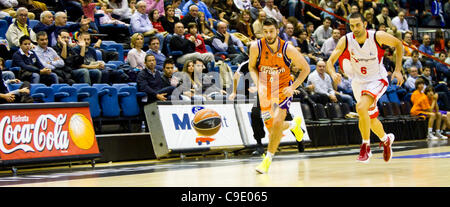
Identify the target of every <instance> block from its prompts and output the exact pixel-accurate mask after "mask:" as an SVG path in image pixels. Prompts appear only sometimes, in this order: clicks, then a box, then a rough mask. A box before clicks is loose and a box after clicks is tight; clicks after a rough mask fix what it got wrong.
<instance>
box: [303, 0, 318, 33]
mask: <svg viewBox="0 0 450 207" xmlns="http://www.w3.org/2000/svg"><path fill="white" fill-rule="evenodd" d="M308 2H309V3H312V4H314V5H318V4H319V1H318V0H308ZM303 12H304V14H305V15H304V19H303V20H302V21H303V22H312V23H313V24H314V27H317V26H318V25H320V21H321V20H322V19H321V18H320V12H321V11H320V10H318V9H316V8H314V7H312V6H311V5H309V4H305V8H304V9H303Z"/></svg>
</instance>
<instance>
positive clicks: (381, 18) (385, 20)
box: [375, 6, 393, 29]
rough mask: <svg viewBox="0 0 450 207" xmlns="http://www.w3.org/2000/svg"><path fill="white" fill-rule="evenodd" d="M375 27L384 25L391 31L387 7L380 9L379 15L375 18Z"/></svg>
mask: <svg viewBox="0 0 450 207" xmlns="http://www.w3.org/2000/svg"><path fill="white" fill-rule="evenodd" d="M375 22H376V25H378V26H379V25H380V24H384V25H386V27H388V28H389V29H391V28H392V26H393V25H392V20H391V17H389V9H388V7H386V6H385V7H383V8H382V9H381V13H380V14H379V15H377V18H376V21H375Z"/></svg>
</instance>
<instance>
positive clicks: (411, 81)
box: [405, 66, 419, 92]
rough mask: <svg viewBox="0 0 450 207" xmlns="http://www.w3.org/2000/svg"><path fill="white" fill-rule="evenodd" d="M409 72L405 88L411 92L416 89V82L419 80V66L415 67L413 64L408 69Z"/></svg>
mask: <svg viewBox="0 0 450 207" xmlns="http://www.w3.org/2000/svg"><path fill="white" fill-rule="evenodd" d="M408 74H409V76H408V78H407V79H406V82H405V88H406V89H407V90H408V91H409V92H412V91H414V90H415V89H416V85H415V83H416V81H417V78H419V69H417V67H415V66H411V67H410V68H409V69H408Z"/></svg>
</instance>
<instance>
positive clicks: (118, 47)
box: [101, 40, 124, 61]
mask: <svg viewBox="0 0 450 207" xmlns="http://www.w3.org/2000/svg"><path fill="white" fill-rule="evenodd" d="M101 47H102V49H105V50H110V49H114V50H115V51H117V53H119V58H118V60H120V61H124V56H123V46H122V44H119V43H117V42H115V41H106V40H105V41H102V46H101Z"/></svg>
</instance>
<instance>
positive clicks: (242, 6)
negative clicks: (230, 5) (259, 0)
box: [233, 0, 252, 11]
mask: <svg viewBox="0 0 450 207" xmlns="http://www.w3.org/2000/svg"><path fill="white" fill-rule="evenodd" d="M233 2H234V5H235V6H236V8H238V9H239V10H241V11H244V10H249V9H250V7H251V6H252V2H251V1H250V0H233Z"/></svg>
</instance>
